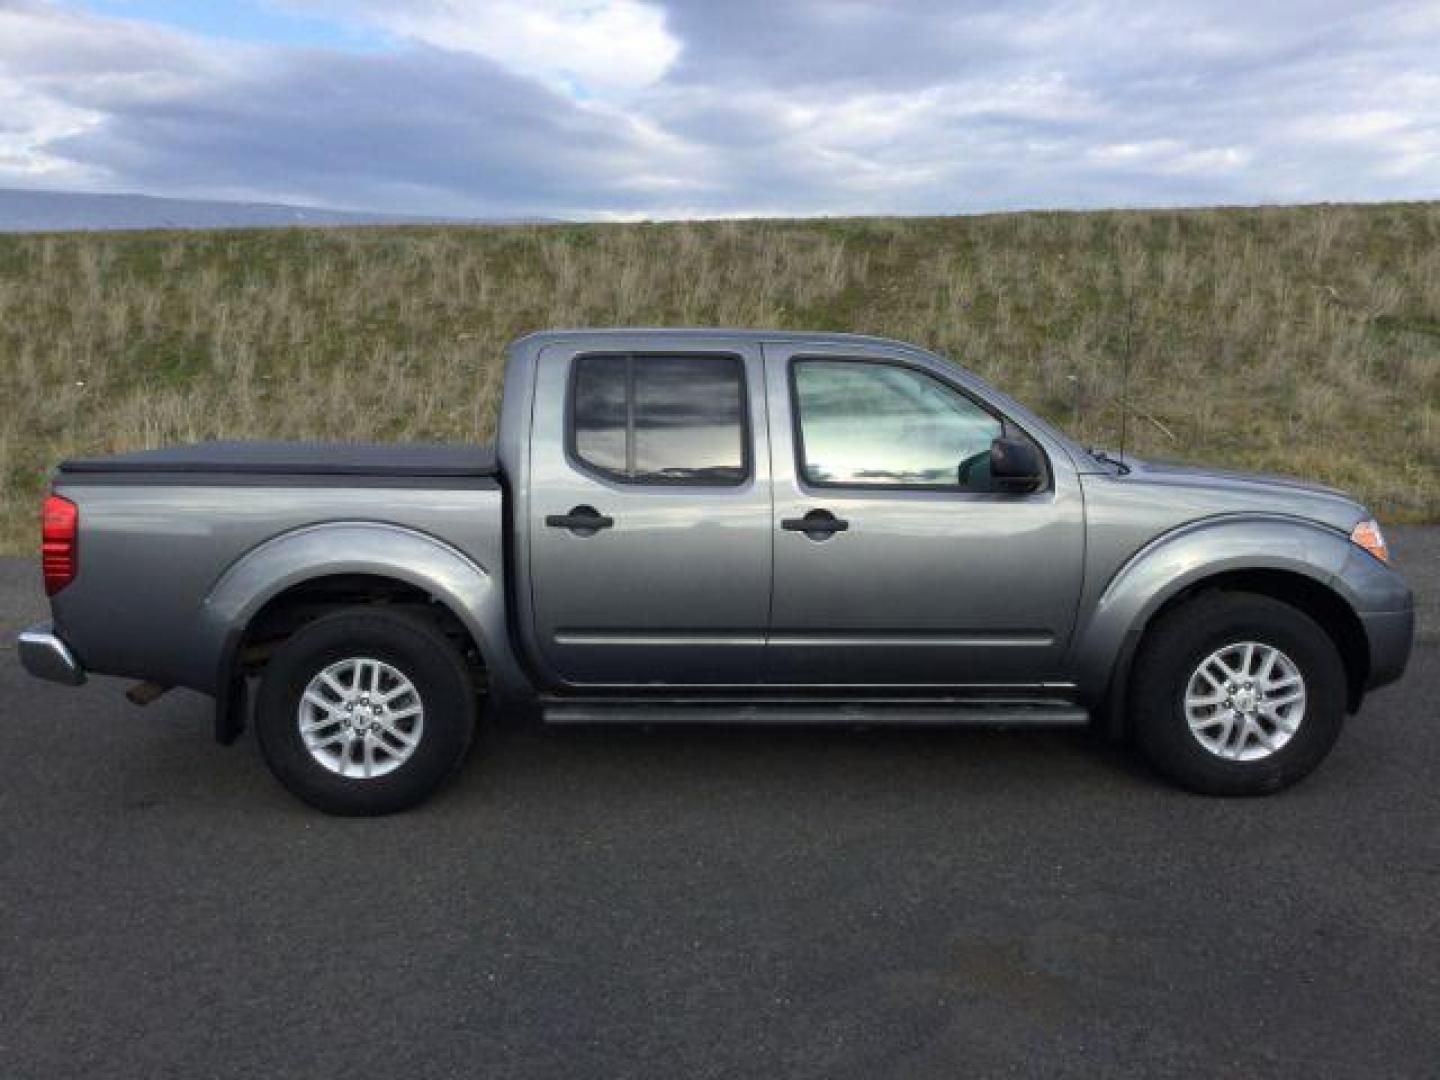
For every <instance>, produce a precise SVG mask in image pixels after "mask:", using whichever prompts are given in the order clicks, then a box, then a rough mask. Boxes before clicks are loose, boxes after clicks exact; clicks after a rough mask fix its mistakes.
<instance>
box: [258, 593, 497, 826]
mask: <svg viewBox="0 0 1440 1080" xmlns="http://www.w3.org/2000/svg"><path fill="white" fill-rule="evenodd" d="M352 657H364V658H366V659H375V660H380V661H382V662H383V663H385V664H388V665H390V666H391V667H393V668H394V669H395V670H397V671H399V672H401V673H403V675H404V676H405V678H407V679H408V680H409V681H410V683H411V684H412V685H413V687H414V689H415V692H416V693H417V694H418V695H419V698H420V702H421V704H422V706H423V727H422V728H421V730H420V734H419V742H418V743H417V744H416V745H415V748H414V749H413V750H412V751H410V753H409V756H408V757H406V758H405V759H404V760H403V761H401V762H400V764H399V765H398V766H394V767H393V769H392V771H390V772H388V773H386V774H385V775H383V776H371V777H368V778H365V777H353V778H352V777H347V776H342V775H340V774H339V773H338V772H334V771H331V770H329V769H327V768H326V767H325V766H324V765H322V764H321V763H320V762H319V761H317V760H316V758H315V757H314V756H313V755H312V754H311V752H310V750H309V749H307V748H306V745H305V741H304V739H303V738H302V736H301V734H300V728H299V723H298V710H299V708H300V698H301V695H302V694H303V693H304V692H305V689H306V687H307V686H308V685H309V684H310V681H311V680H312V679H313V678H315V677H316V676H317V675H318V674H319V673H320V672H321V671H323V670H324V669H325V668H326V667H328V666H329V665H331V664H334V663H337V662H340V661H343V660H345V659H348V658H352ZM255 729H256V734H257V736H258V738H259V742H260V751H261V753H262V754H263V755H264V757H265V762H266V764H268V765H269V766H270V770H271V772H273V773H274V774H275V777H276V778H277V779H278V780H279V781H280V783H282V784H283V785H285V787H286V788H288V789H289V790H290V791H291V792H292V793H293V794H295V795H296V796H298V797H299V798H301V799H303V800H304V801H305V802H307V803H309V804H310V805H311V806H314V807H318V808H319V809H321V810H324V811H325V812H326V813H330V814H343V815H350V816H371V815H377V814H390V813H394V812H395V811H397V810H404V809H407V808H408V807H411V806H415V805H416V804H417V803H420V802H423V801H424V800H425V799H426V798H428V797H429V796H430V795H431V794H432V793H433V792H434V791H435V790H436V789H437V788H438V787H439V786H440V785H441V784H443V783H444V782H445V780H446V779H447V778H448V777H449V776H450V774H451V773H453V772H454V771H455V769H456V768H457V767H458V766H459V764H460V762H461V761H462V760H463V759H464V757H465V751H466V749H467V748H468V746H469V745H470V738H471V736H472V734H473V733H474V729H475V693H474V688H473V686H472V683H471V678H470V672H469V670H468V669H467V668H466V666H465V661H464V660H463V659H462V657H461V656H460V653H459V651H458V650H457V649H456V648H455V646H454V645H453V644H452V643H451V642H450V640H449V639H448V638H447V637H446V636H445V635H444V634H443V633H441V632H440V630H439V629H438V628H437V627H436V626H435V625H434V624H432V623H431V622H429V621H427V620H426V619H424V618H423V617H421V616H418V615H413V614H409V613H405V612H395V611H385V610H382V609H377V608H367V607H355V608H346V609H343V610H340V611H336V612H333V613H331V614H328V615H324V616H321V617H320V618H318V619H316V620H315V621H314V622H311V623H308V624H306V625H305V626H303V627H301V628H300V629H299V630H298V631H296V632H295V634H294V635H293V636H291V637H290V638H289V639H288V640H286V642H285V643H284V644H283V645H282V646H281V647H280V648H279V649H278V650H277V651H276V653H275V654H274V656H273V657H271V659H270V662H269V663H268V664H267V665H266V666H265V671H264V674H263V676H262V678H261V681H260V693H259V698H258V701H257V704H256V716H255ZM357 755H358V752H357ZM377 756H380V757H382V759H383V755H377Z"/></svg>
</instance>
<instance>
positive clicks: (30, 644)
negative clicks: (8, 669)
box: [15, 622, 85, 686]
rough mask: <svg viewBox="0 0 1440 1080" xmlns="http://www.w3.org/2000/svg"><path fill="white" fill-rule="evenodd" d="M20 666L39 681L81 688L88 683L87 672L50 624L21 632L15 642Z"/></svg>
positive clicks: (43, 624)
mask: <svg viewBox="0 0 1440 1080" xmlns="http://www.w3.org/2000/svg"><path fill="white" fill-rule="evenodd" d="M15 644H16V648H17V649H18V651H19V653H20V663H21V664H22V665H24V667H25V670H26V671H28V672H29V673H30V674H31V675H34V676H35V678H37V679H46V680H48V681H50V682H58V683H64V684H65V685H66V686H79V685H80V684H81V683H83V682H84V681H85V669H84V668H82V667H81V666H80V662H79V661H78V660H76V659H75V654H74V653H72V652H71V651H70V647H69V646H68V645H66V644H65V642H63V641H61V640H60V639H59V638H58V637H56V636H55V632H54V627H52V626H51V624H50V623H48V622H47V623H40V624H39V625H37V626H32V627H30V629H29V630H22V631H21V632H20V636H19V637H17V638H16V639H15Z"/></svg>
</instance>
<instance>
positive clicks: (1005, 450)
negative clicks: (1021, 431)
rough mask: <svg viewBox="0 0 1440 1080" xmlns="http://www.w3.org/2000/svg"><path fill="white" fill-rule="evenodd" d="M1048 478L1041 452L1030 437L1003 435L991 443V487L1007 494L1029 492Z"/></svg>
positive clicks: (1025, 493) (1024, 493)
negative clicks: (1041, 462) (1041, 460)
mask: <svg viewBox="0 0 1440 1080" xmlns="http://www.w3.org/2000/svg"><path fill="white" fill-rule="evenodd" d="M1044 479H1045V470H1044V468H1043V467H1042V466H1041V464H1040V451H1039V450H1037V449H1036V448H1035V444H1034V443H1031V442H1029V441H1028V440H1026V439H1007V438H1004V437H1003V436H1002V437H1001V438H998V439H996V440H995V441H994V442H992V443H991V444H990V483H991V487H992V488H993V489H994V490H995V491H998V492H1001V493H1002V494H1005V495H1027V494H1029V493H1030V492H1032V491H1034V490H1035V489H1036V488H1038V487H1039V486H1040V485H1041V483H1043V482H1044Z"/></svg>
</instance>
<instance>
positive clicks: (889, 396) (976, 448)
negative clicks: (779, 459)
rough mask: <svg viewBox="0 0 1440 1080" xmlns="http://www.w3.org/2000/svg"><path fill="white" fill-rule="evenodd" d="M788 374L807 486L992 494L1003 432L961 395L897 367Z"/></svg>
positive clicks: (833, 365) (827, 363)
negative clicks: (993, 460)
mask: <svg viewBox="0 0 1440 1080" xmlns="http://www.w3.org/2000/svg"><path fill="white" fill-rule="evenodd" d="M793 372H794V387H795V410H796V414H797V422H798V424H799V428H800V443H801V447H800V469H801V473H802V475H803V477H804V479H805V480H806V482H808V483H811V484H841V485H845V486H847V487H934V488H950V489H954V488H957V487H959V488H961V489H962V490H968V491H988V490H990V471H989V454H990V443H991V441H992V440H994V439H995V438H997V437H999V436H1000V435H1001V434H1002V433H1003V428H1002V425H1001V423H1000V421H999V420H998V419H997V418H996V417H994V416H992V415H991V414H990V413H988V412H986V411H985V410H984V409H983V408H981V407H980V406H979V405H978V404H976V403H975V402H974V401H972V400H970V398H968V397H966V396H965V395H964V394H961V393H959V392H958V391H956V390H953V389H951V388H950V387H949V386H947V385H945V384H944V383H942V382H941V381H940V380H938V379H935V378H932V377H931V376H929V375H927V374H925V373H924V372H921V371H916V370H914V369H913V368H908V367H901V366H898V365H895V364H882V363H873V362H860V361H853V360H797V361H795V363H794V366H793Z"/></svg>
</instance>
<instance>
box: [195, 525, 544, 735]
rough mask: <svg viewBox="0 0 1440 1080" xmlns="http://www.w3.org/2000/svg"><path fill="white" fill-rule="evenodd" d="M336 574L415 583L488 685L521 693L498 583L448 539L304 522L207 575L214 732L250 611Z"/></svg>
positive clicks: (224, 730)
mask: <svg viewBox="0 0 1440 1080" xmlns="http://www.w3.org/2000/svg"><path fill="white" fill-rule="evenodd" d="M336 574H370V575H376V576H380V577H389V578H394V579H396V580H397V581H403V582H406V583H407V584H410V585H414V586H415V587H416V588H419V589H423V590H424V591H425V592H427V593H429V594H430V595H431V596H433V597H434V598H435V599H436V600H438V601H439V602H441V603H443V604H444V605H445V606H446V607H447V608H449V609H450V610H451V611H452V612H453V613H454V614H455V616H456V617H457V618H459V619H460V621H461V622H462V623H464V625H465V628H466V629H467V630H468V631H469V632H470V635H471V636H472V637H473V638H474V639H475V643H476V645H477V646H478V647H479V650H480V654H481V656H482V658H483V659H484V662H485V667H486V675H487V677H488V679H489V683H490V686H491V688H492V690H494V691H495V692H496V693H498V694H499V695H500V696H502V697H508V696H515V695H524V694H526V693H528V689H529V684H528V680H527V679H526V678H525V676H524V674H523V672H522V670H521V668H520V665H519V663H518V661H517V660H516V658H515V655H514V652H513V650H512V649H511V646H510V638H509V631H508V627H507V622H506V612H505V588H504V582H503V580H502V579H501V578H500V576H499V575H498V574H497V573H492V572H491V571H489V570H487V569H486V568H485V567H483V566H481V565H479V564H478V563H476V562H475V561H473V560H472V559H470V558H469V557H467V556H466V555H465V554H464V553H462V552H461V551H459V550H458V549H456V548H454V547H451V546H450V545H449V544H446V543H444V542H443V541H441V540H438V539H436V538H435V537H433V536H430V535H429V534H427V533H422V532H419V531H417V530H414V529H408V528H405V527H402V526H398V525H391V524H386V523H382V522H367V521H352V522H334V523H327V524H323V525H312V526H307V527H305V528H301V529H296V530H294V531H293V532H288V533H284V534H282V535H280V536H277V537H274V538H272V539H270V540H267V541H266V542H265V543H263V544H261V545H259V546H258V547H255V548H253V549H251V550H250V551H249V552H247V553H246V554H245V555H244V556H242V557H241V558H240V559H238V560H237V561H236V562H234V563H233V564H231V566H230V567H229V568H228V569H227V570H226V571H225V573H224V574H222V575H221V576H220V578H219V579H218V580H217V581H216V582H215V584H214V586H213V587H212V588H211V590H210V592H209V594H208V595H207V596H206V598H205V602H204V605H203V608H202V612H201V618H200V632H201V633H202V634H204V635H206V636H207V637H208V638H210V639H211V640H212V641H213V642H214V646H213V647H214V651H215V654H216V655H217V656H218V657H219V663H218V668H217V671H216V676H215V679H216V682H215V686H216V699H217V702H218V703H219V709H218V711H217V719H216V734H217V737H219V738H221V741H230V740H232V739H233V738H234V736H235V734H238V723H237V719H238V718H236V717H234V716H228V715H226V714H227V713H229V712H230V710H231V709H232V708H233V707H234V705H235V701H234V700H233V693H232V691H233V687H234V684H235V682H236V679H235V671H236V667H235V664H236V652H237V650H238V648H239V645H240V641H241V638H242V637H243V636H244V632H245V629H246V627H248V626H249V624H250V621H251V619H253V618H254V617H255V614H256V613H257V612H258V611H259V610H260V609H261V608H263V607H264V606H265V604H267V603H268V602H269V601H270V600H272V599H274V598H275V597H276V596H278V595H280V594H281V593H282V592H284V591H285V590H286V589H289V588H292V587H293V586H295V585H299V584H301V583H303V582H305V581H310V580H313V579H315V578H320V577H329V576H331V575H336Z"/></svg>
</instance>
